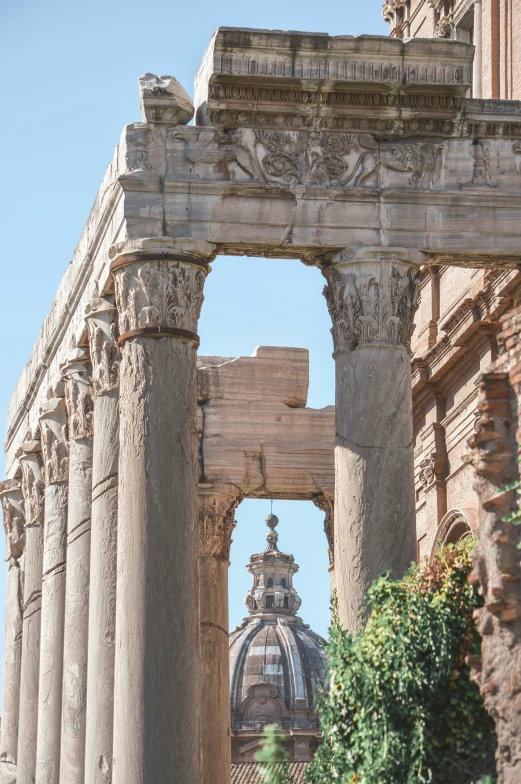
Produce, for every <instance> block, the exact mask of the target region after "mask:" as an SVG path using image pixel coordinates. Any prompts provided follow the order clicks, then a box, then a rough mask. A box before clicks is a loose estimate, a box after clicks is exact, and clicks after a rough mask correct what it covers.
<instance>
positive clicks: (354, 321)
mask: <svg viewBox="0 0 521 784" xmlns="http://www.w3.org/2000/svg"><path fill="white" fill-rule="evenodd" d="M324 274H325V275H326V277H327V279H328V283H327V285H326V286H325V287H324V292H323V293H324V296H325V297H326V301H327V307H328V310H329V314H330V316H331V320H332V322H333V327H332V329H331V334H332V336H333V344H334V348H335V353H340V352H345V351H353V350H355V349H356V348H357V347H358V346H362V345H367V344H380V345H392V346H401V347H404V348H406V349H408V350H410V342H411V336H412V332H413V329H414V323H413V319H414V313H415V310H416V306H417V301H418V296H419V290H420V281H419V277H418V273H417V272H416V270H414V269H413V268H405V267H404V266H401V267H397V266H395V265H393V264H392V263H391V264H389V265H388V266H386V264H385V263H382V264H379V265H378V264H373V265H371V264H367V265H360V267H359V268H358V269H353V270H350V269H349V268H344V269H342V270H340V269H336V268H335V267H330V268H328V269H326V270H325V272H324Z"/></svg>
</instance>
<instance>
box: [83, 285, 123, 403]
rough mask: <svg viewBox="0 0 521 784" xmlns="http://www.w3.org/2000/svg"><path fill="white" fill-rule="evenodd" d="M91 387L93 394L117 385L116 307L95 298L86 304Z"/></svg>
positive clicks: (101, 392)
mask: <svg viewBox="0 0 521 784" xmlns="http://www.w3.org/2000/svg"><path fill="white" fill-rule="evenodd" d="M85 320H86V322H87V327H88V330H89V345H90V358H91V362H92V387H93V393H94V395H103V394H105V393H107V392H110V391H112V390H114V389H117V388H118V383H119V361H120V358H121V355H120V352H119V348H118V330H117V309H116V306H115V305H113V304H112V303H111V302H110V301H109V300H107V299H103V298H99V297H96V298H95V299H93V300H92V301H91V303H90V304H89V305H88V306H87V310H86V315H85Z"/></svg>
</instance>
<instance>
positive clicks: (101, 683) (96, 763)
mask: <svg viewBox="0 0 521 784" xmlns="http://www.w3.org/2000/svg"><path fill="white" fill-rule="evenodd" d="M86 318H87V325H88V328H89V339H90V355H91V359H92V374H93V393H94V443H95V444H96V448H95V450H94V458H93V466H92V530H91V558H90V574H91V581H90V596H89V647H88V675H87V730H86V742H85V744H86V745H85V781H86V782H92V784H110V781H111V780H112V734H113V733H112V726H113V718H114V644H115V636H116V542H117V513H118V508H117V505H118V457H119V400H118V397H119V389H118V380H119V379H118V362H119V350H118V346H117V337H116V324H115V321H116V308H115V306H114V305H113V304H112V303H111V302H109V301H108V300H106V299H101V298H96V299H94V300H93V301H92V302H91V303H90V304H89V307H88V309H87V316H86Z"/></svg>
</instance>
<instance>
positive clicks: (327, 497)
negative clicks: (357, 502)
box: [313, 488, 335, 569]
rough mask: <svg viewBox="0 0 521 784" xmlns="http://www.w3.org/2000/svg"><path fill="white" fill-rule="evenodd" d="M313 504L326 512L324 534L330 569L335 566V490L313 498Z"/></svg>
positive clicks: (329, 489) (329, 490)
mask: <svg viewBox="0 0 521 784" xmlns="http://www.w3.org/2000/svg"><path fill="white" fill-rule="evenodd" d="M313 503H314V504H315V506H317V507H318V508H319V509H321V510H322V511H323V512H324V533H325V535H326V539H327V554H328V557H329V567H330V569H332V568H334V565H335V533H334V532H335V512H334V510H335V490H334V488H327V489H326V490H322V492H321V493H320V495H316V496H315V497H314V498H313Z"/></svg>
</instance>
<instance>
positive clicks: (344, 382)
mask: <svg viewBox="0 0 521 784" xmlns="http://www.w3.org/2000/svg"><path fill="white" fill-rule="evenodd" d="M421 260H422V257H421V254H419V253H417V252H414V251H410V250H407V249H400V248H379V247H376V248H361V249H358V248H357V249H352V250H351V249H347V250H344V251H341V252H339V253H337V254H332V255H331V257H330V259H329V261H330V264H329V266H325V267H324V268H323V272H324V275H325V277H326V278H327V281H328V284H327V286H326V287H325V289H324V294H325V296H326V299H327V304H328V309H329V313H330V315H331V318H332V321H333V328H332V330H331V332H332V335H333V342H334V348H335V350H334V354H333V356H334V358H335V366H336V397H335V405H336V411H335V421H336V445H335V531H334V543H335V583H336V589H337V593H338V606H339V613H340V619H341V621H342V623H343V624H344V626H345V627H346V628H349V629H354V628H357V627H358V626H359V625H360V621H361V613H363V612H364V609H365V606H366V605H365V597H366V593H367V589H368V588H369V586H370V584H371V582H372V581H373V580H374V579H375V578H376V577H378V576H379V575H380V574H381V573H382V572H384V571H386V570H388V569H389V570H391V572H392V574H393V575H394V576H395V577H399V576H402V575H403V573H404V572H405V570H406V569H407V568H408V566H409V565H410V563H411V561H414V560H415V555H416V547H415V539H416V536H415V519H414V479H413V441H412V438H413V434H412V394H411V363H410V350H409V344H410V338H411V334H412V330H413V317H414V311H415V308H416V301H417V294H418V289H419V281H418V269H419V265H420V263H421Z"/></svg>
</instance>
